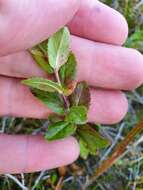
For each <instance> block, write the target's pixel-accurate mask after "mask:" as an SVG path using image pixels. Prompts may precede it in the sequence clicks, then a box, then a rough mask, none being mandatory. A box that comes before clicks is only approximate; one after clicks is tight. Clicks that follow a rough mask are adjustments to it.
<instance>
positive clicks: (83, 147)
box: [79, 138, 89, 159]
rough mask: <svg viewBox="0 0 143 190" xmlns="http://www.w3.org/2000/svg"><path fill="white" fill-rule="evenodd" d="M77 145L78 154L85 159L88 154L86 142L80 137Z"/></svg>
mask: <svg viewBox="0 0 143 190" xmlns="http://www.w3.org/2000/svg"><path fill="white" fill-rule="evenodd" d="M79 145H80V156H81V157H82V158H83V159H87V157H88V155H89V149H88V146H87V144H86V143H85V142H84V141H83V139H82V138H80V140H79Z"/></svg>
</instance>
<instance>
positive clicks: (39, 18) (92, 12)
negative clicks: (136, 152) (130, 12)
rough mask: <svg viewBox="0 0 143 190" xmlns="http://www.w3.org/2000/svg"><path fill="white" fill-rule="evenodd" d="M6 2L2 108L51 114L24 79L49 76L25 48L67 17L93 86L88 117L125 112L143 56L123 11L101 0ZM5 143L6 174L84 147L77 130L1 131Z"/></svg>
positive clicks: (1, 157) (105, 119)
mask: <svg viewBox="0 0 143 190" xmlns="http://www.w3.org/2000/svg"><path fill="white" fill-rule="evenodd" d="M0 9H1V10H0V13H1V14H0V28H1V30H0V75H1V76H0V92H1V93H0V105H1V107H0V115H1V116H3V115H10V116H17V117H32V118H46V117H47V115H48V114H49V113H50V110H48V109H47V108H46V107H45V106H44V105H43V104H42V103H41V102H39V101H38V100H37V99H36V98H35V97H33V95H32V94H31V93H30V91H29V89H28V88H27V87H25V86H23V85H22V84H21V83H20V80H21V79H22V78H26V77H30V76H46V73H44V72H43V71H41V69H40V68H39V67H38V66H37V65H36V64H35V63H34V60H33V59H32V57H31V56H30V55H29V54H28V52H26V51H25V50H26V49H27V48H30V47H32V46H33V45H35V44H37V43H39V42H41V41H43V40H44V39H47V38H48V37H49V35H51V34H52V33H54V32H56V31H57V30H58V29H59V28H61V27H62V26H64V25H66V24H67V25H68V26H69V28H70V30H71V33H72V38H71V48H72V50H73V52H74V53H75V55H76V57H77V60H78V80H86V81H87V82H88V83H89V84H90V86H91V106H90V110H89V113H88V118H89V121H92V122H98V123H102V124H114V123H117V122H119V121H120V120H122V119H123V117H124V116H125V115H126V113H127V110H128V102H127V98H126V96H125V94H124V93H123V92H122V90H133V89H135V88H137V87H138V86H140V85H141V84H142V82H143V56H142V55H141V54H140V53H139V52H137V51H136V50H134V49H127V48H123V47H121V46H122V45H123V43H124V42H125V40H126V38H127V35H128V26H127V23H126V21H125V19H124V18H123V16H122V15H120V14H119V13H118V12H117V11H115V10H113V9H111V8H109V7H107V6H106V5H104V4H102V3H100V2H99V1H96V0H81V1H79V0H63V1H60V0H46V1H40V0H30V1H29V0H21V1H19V0H12V1H11V0H0ZM107 108H108V109H107ZM0 150H1V154H0V173H1V174H2V173H20V172H25V173H26V172H33V171H39V170H43V169H51V168H55V167H59V166H62V165H66V164H69V163H71V162H73V161H74V160H76V159H77V157H78V155H79V147H78V144H77V142H76V140H75V139H74V138H73V137H70V138H67V139H64V140H61V141H55V142H51V143H48V142H46V141H45V140H44V139H43V137H41V136H25V135H20V136H11V135H4V134H1V135H0ZM9 158H10V159H9Z"/></svg>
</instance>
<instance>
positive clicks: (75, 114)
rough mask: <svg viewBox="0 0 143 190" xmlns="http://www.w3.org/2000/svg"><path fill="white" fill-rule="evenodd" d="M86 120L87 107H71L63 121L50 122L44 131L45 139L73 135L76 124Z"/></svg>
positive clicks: (83, 122)
mask: <svg viewBox="0 0 143 190" xmlns="http://www.w3.org/2000/svg"><path fill="white" fill-rule="evenodd" d="M86 122H87V109H86V107H84V106H74V107H71V108H70V110H69V113H68V114H67V115H66V117H65V120H64V121H58V122H56V123H52V124H51V125H50V126H49V127H48V130H47V132H46V136H45V138H46V139H47V140H55V139H61V138H65V137H68V136H71V135H73V134H74V133H75V132H76V129H77V127H78V126H77V125H81V124H85V123H86Z"/></svg>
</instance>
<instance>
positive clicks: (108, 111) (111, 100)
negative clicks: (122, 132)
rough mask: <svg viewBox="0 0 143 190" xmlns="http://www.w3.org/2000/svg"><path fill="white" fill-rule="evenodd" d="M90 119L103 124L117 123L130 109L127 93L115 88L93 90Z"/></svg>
mask: <svg viewBox="0 0 143 190" xmlns="http://www.w3.org/2000/svg"><path fill="white" fill-rule="evenodd" d="M91 92H92V93H91V106H90V111H89V120H90V121H91V122H96V123H101V124H110V125H111V124H116V123H118V122H120V121H121V120H122V119H123V118H124V117H125V115H126V113H127V111H128V101H127V98H126V96H125V94H124V93H123V92H121V91H115V90H101V89H96V90H94V89H93V90H92V91H91Z"/></svg>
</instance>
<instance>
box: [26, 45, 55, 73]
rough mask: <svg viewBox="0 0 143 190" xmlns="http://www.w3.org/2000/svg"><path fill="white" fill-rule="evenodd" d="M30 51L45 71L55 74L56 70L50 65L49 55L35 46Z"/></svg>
mask: <svg viewBox="0 0 143 190" xmlns="http://www.w3.org/2000/svg"><path fill="white" fill-rule="evenodd" d="M29 52H30V53H31V55H32V57H33V59H34V60H35V62H36V63H37V65H39V66H40V67H41V68H42V70H43V71H45V72H47V73H48V74H53V72H54V71H53V69H52V67H51V66H50V65H49V62H48V57H46V56H45V55H44V54H43V53H42V52H41V51H40V49H39V48H33V49H31V50H29Z"/></svg>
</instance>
